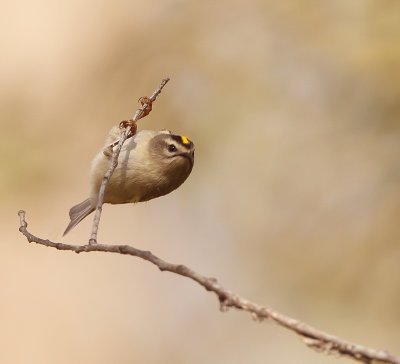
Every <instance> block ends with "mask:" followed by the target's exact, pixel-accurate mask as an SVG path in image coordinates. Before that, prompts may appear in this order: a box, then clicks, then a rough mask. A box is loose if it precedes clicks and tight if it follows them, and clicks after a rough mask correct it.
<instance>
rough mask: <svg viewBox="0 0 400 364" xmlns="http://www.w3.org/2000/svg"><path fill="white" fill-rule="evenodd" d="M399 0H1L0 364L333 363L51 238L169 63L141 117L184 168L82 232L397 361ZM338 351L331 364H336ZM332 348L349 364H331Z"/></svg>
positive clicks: (286, 336)
mask: <svg viewBox="0 0 400 364" xmlns="http://www.w3.org/2000/svg"><path fill="white" fill-rule="evenodd" d="M399 11H400V5H399V2H398V1H379V2H378V1H372V0H370V1H368V0H364V1H348V0H339V1H334V2H332V1H311V0H306V1H302V2H298V1H289V0H284V1H280V2H276V1H266V0H264V1H262V0H258V1H257V0H251V1H228V0H223V1H213V2H211V1H210V2H204V1H202V2H200V1H195V0H192V1H183V0H170V1H156V2H151V1H146V2H145V1H120V2H111V1H105V0H100V1H99V0H96V1H91V0H89V1H83V2H82V1H77V0H73V1H68V2H66V1H65V2H53V1H49V0H42V1H35V2H34V1H28V0H21V1H10V0H8V1H3V2H2V11H1V13H0V24H1V25H0V27H1V32H0V42H1V45H2V52H1V57H0V77H1V83H0V100H1V108H0V116H1V118H0V120H1V123H0V132H1V143H0V150H1V153H0V161H1V170H2V178H1V179H0V196H1V201H2V203H1V207H0V213H1V231H2V238H1V240H0V245H1V255H0V292H1V293H0V295H1V296H0V323H1V324H0V362H1V363H12V364H20V363H32V364H36V363H57V364H58V363H96V364H97V363H100V364H102V363H194V364H197V363H229V364H231V363H266V362H268V363H288V364H291V363H293V364H294V363H337V362H338V361H337V359H336V358H334V357H325V356H323V355H321V354H316V353H314V352H313V351H311V350H309V349H307V348H306V347H305V346H304V345H303V344H302V343H301V341H300V340H299V339H298V338H297V337H296V336H294V335H292V334H291V333H289V332H287V331H285V330H283V329H281V328H278V327H276V326H274V325H271V324H268V323H264V324H259V323H256V322H254V321H252V320H251V318H250V317H249V316H248V315H246V314H243V313H240V312H234V311H232V312H229V313H220V312H219V311H218V304H217V301H216V299H215V298H214V296H212V295H211V294H209V293H207V292H205V291H204V290H203V289H201V288H200V287H198V286H196V285H195V284H194V283H192V282H190V281H188V280H185V279H183V278H180V277H177V276H174V275H172V274H169V273H160V272H159V271H158V270H157V269H155V268H154V267H153V266H151V265H150V264H148V263H146V262H144V261H141V260H138V259H134V258H129V257H125V256H116V255H106V254H100V253H98V254H97V253H93V254H81V255H76V254H74V253H70V252H58V251H55V250H52V249H47V248H44V247H40V246H35V245H29V244H28V243H27V242H26V240H25V239H23V237H22V236H21V235H20V234H19V233H18V231H17V228H18V218H17V211H18V210H19V209H21V208H22V209H25V210H27V219H28V222H29V224H30V226H29V227H30V229H31V231H32V232H33V233H35V234H37V235H39V236H41V237H43V238H49V239H53V240H56V241H65V242H71V243H84V242H86V241H87V239H88V236H89V229H90V223H91V220H90V219H88V220H87V221H84V222H83V223H82V224H81V225H79V226H78V227H77V228H76V229H75V230H74V231H73V232H72V233H71V234H70V235H68V236H67V237H66V238H64V239H63V238H62V237H61V234H62V232H63V230H64V228H65V226H66V225H67V222H68V210H69V208H70V207H71V206H72V205H74V204H76V203H78V202H80V201H81V200H83V199H84V198H86V197H87V194H88V181H87V171H88V166H89V164H90V161H91V158H92V157H93V156H94V154H95V153H96V152H97V150H98V149H99V148H100V146H101V145H102V143H103V140H104V138H105V136H106V133H107V131H108V129H109V128H110V127H111V126H112V125H114V124H116V123H118V122H119V121H121V120H123V119H127V118H129V117H130V116H131V115H132V114H133V113H134V112H135V110H136V107H137V104H136V100H137V99H138V98H139V97H140V96H143V95H146V94H147V95H149V94H150V93H151V92H152V91H153V90H154V88H155V87H156V86H157V85H158V83H159V81H160V80H161V78H163V77H165V76H169V77H171V79H172V80H171V82H170V84H169V85H168V86H167V87H166V89H165V92H163V94H162V95H161V97H160V98H159V100H158V101H157V103H156V105H155V106H154V111H153V113H152V114H151V115H150V116H149V117H147V118H146V119H144V120H143V121H141V122H140V127H141V128H150V129H162V128H168V129H171V130H173V131H175V132H176V133H179V134H184V135H187V136H189V137H190V138H191V139H192V140H193V141H194V142H195V144H196V163H195V168H194V170H193V173H192V175H191V176H190V178H189V180H188V181H187V182H186V183H185V184H184V185H183V186H182V187H181V188H180V189H179V190H177V191H176V192H174V193H172V194H171V195H169V196H166V197H163V198H160V199H157V200H154V201H150V202H149V203H145V204H140V205H137V206H132V205H131V206H105V208H104V213H103V218H102V223H101V227H100V240H101V241H103V242H106V243H128V244H132V245H134V246H136V247H138V248H143V249H149V250H151V251H153V252H154V253H155V254H157V255H159V256H160V257H163V258H165V259H167V260H169V261H171V262H176V263H185V264H187V265H189V266H191V267H192V268H194V269H196V270H198V271H199V272H202V273H204V274H206V275H210V276H215V277H218V278H219V279H220V281H221V283H223V284H224V285H225V286H226V287H227V288H229V289H231V290H234V291H236V292H237V293H240V294H241V295H243V296H244V297H247V298H249V299H251V300H254V301H256V302H259V303H262V304H266V305H269V306H272V307H274V308H276V309H278V310H279V311H281V312H284V313H286V314H289V315H291V316H294V317H297V318H299V319H302V320H304V321H306V322H308V323H310V324H312V325H315V326H317V327H319V328H323V329H325V330H327V331H329V332H331V333H334V334H337V335H339V336H342V337H344V338H347V339H349V340H352V341H355V342H359V343H362V344H365V345H369V346H372V347H377V348H386V349H389V350H391V351H393V352H395V353H397V354H398V355H399V354H400V345H399V343H400V328H399V326H400V264H399V261H400V245H399V237H400V224H399V217H400V194H399V181H400V168H399V167H400V164H399V156H400V155H399V152H400V142H399V138H400V125H399V116H400V104H399V96H400V83H399V82H398V80H399V77H400V71H399V70H400V68H399V62H400V48H399V47H400V46H399V45H400V21H399ZM346 361H347V359H342V360H340V362H343V363H345V362H346ZM348 362H349V361H348Z"/></svg>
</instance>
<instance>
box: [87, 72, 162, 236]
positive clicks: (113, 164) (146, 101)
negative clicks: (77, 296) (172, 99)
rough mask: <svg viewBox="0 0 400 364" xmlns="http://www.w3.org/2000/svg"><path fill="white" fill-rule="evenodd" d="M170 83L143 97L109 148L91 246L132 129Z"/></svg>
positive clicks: (148, 111) (147, 112)
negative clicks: (106, 194)
mask: <svg viewBox="0 0 400 364" xmlns="http://www.w3.org/2000/svg"><path fill="white" fill-rule="evenodd" d="M168 81H169V78H165V79H163V80H162V81H161V83H160V86H158V88H157V89H156V90H155V91H154V92H153V95H151V97H150V98H148V97H141V98H140V99H139V102H140V103H141V105H142V106H141V107H140V108H139V109H138V110H137V111H136V114H135V115H134V116H133V117H132V118H131V119H130V120H129V122H128V123H126V124H123V127H125V131H124V132H123V133H122V136H121V138H120V139H119V140H118V141H117V142H114V143H113V144H111V145H109V146H108V147H107V149H108V148H110V149H111V151H112V156H111V160H110V167H109V168H108V170H107V172H106V173H105V175H104V177H103V180H102V182H101V185H100V190H99V196H98V199H97V205H96V210H95V214H94V218H93V225H92V233H91V235H90V239H89V244H96V243H97V231H98V229H99V223H100V217H101V211H102V206H103V202H104V193H105V191H106V187H107V184H108V182H109V181H110V178H111V176H112V174H113V173H114V170H115V168H117V165H118V156H119V154H120V152H121V149H122V145H123V144H124V143H125V141H126V139H128V138H130V137H131V136H133V135H134V133H132V129H134V130H135V132H136V122H137V121H138V120H139V119H141V118H142V117H145V116H146V115H148V114H149V113H150V111H151V108H152V103H153V102H154V101H155V100H156V98H157V96H158V95H159V94H160V93H161V91H162V89H163V87H164V86H165V85H166V84H167V82H168ZM115 145H116V148H115V149H114V150H113V149H112V148H113V147H114V146H115Z"/></svg>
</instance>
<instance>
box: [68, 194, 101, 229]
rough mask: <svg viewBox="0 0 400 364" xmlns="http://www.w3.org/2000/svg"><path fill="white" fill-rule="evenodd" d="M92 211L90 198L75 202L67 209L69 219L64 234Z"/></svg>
mask: <svg viewBox="0 0 400 364" xmlns="http://www.w3.org/2000/svg"><path fill="white" fill-rule="evenodd" d="M93 211H94V208H93V207H92V204H91V202H90V199H86V200H85V201H83V202H81V203H79V204H77V205H76V206H74V207H72V208H71V210H69V217H70V219H71V221H70V223H69V224H68V226H67V228H66V229H65V231H64V234H63V236H64V235H65V234H67V233H68V232H69V231H70V230H71V229H72V228H73V227H74V226H75V225H78V224H79V223H80V222H81V221H82V220H83V219H84V218H85V217H86V216H88V215H90V214H91V213H92V212H93Z"/></svg>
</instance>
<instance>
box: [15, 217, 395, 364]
mask: <svg viewBox="0 0 400 364" xmlns="http://www.w3.org/2000/svg"><path fill="white" fill-rule="evenodd" d="M18 215H19V218H20V227H19V231H20V232H21V233H22V234H23V235H24V236H25V237H26V238H27V239H28V241H29V242H30V243H31V242H35V243H37V244H41V245H44V246H47V247H52V248H56V249H58V250H70V251H73V252H75V253H81V252H93V251H98V252H106V253H118V254H127V255H132V256H135V257H139V258H142V259H144V260H147V261H149V262H150V263H153V264H154V265H156V266H157V267H158V268H159V269H160V270H161V271H168V272H172V273H175V274H178V275H181V276H184V277H187V278H190V279H192V280H193V281H195V282H197V283H198V284H200V285H201V286H203V287H204V288H205V289H206V290H207V291H211V292H214V293H215V294H216V295H217V297H218V300H219V302H220V305H221V310H223V311H226V310H227V309H228V308H230V307H234V308H237V309H239V310H243V311H247V312H249V313H251V314H252V315H253V317H255V318H256V319H259V320H263V319H269V320H272V321H274V322H275V323H277V324H278V325H280V326H283V327H286V328H287V329H289V330H291V331H292V332H294V333H296V334H298V335H300V337H301V338H302V340H303V342H304V343H305V344H306V345H307V346H308V347H310V348H313V349H315V350H317V351H318V352H323V353H325V354H334V355H336V356H344V357H349V358H352V359H354V360H357V361H359V362H362V363H369V364H372V363H388V364H400V357H397V356H394V355H393V354H390V353H389V352H387V351H385V350H377V349H371V348H367V347H365V346H362V345H359V344H354V343H352V342H349V341H346V340H343V339H341V338H339V337H337V336H334V335H331V334H328V333H326V332H324V331H321V330H318V329H316V328H314V327H312V326H310V325H307V324H305V323H303V322H301V321H298V320H296V319H293V318H291V317H288V316H286V315H283V314H281V313H279V312H277V311H275V310H273V309H271V308H268V307H265V306H261V305H259V304H257V303H253V302H251V301H249V300H247V299H245V298H242V297H240V296H239V295H237V294H235V293H233V292H231V291H228V290H226V289H225V288H224V287H222V286H221V284H219V283H218V281H217V280H216V279H215V278H210V277H206V276H203V275H201V274H199V273H197V272H195V271H194V270H192V269H190V268H188V267H187V266H185V265H182V264H172V263H168V262H166V261H165V260H162V259H160V258H158V257H157V256H155V255H154V254H152V253H151V252H150V251H144V250H139V249H136V248H134V247H132V246H129V245H106V244H89V245H70V244H62V243H55V242H52V241H50V240H44V239H41V238H38V237H36V236H34V235H32V234H31V233H30V232H28V230H27V226H28V224H27V223H26V221H25V211H22V210H21V211H19V213H18Z"/></svg>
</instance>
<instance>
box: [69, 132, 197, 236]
mask: <svg viewBox="0 0 400 364" xmlns="http://www.w3.org/2000/svg"><path fill="white" fill-rule="evenodd" d="M119 136H120V129H119V128H113V129H111V131H110V133H109V136H108V138H107V141H106V144H105V145H106V146H107V145H109V144H111V143H112V142H114V141H115V140H117V139H118V138H119ZM109 158H110V156H109V155H107V153H104V152H103V151H100V152H99V153H98V154H97V155H96V156H95V158H94V159H93V162H92V167H91V172H90V186H91V190H90V197H89V198H88V199H86V200H85V201H83V202H81V203H80V204H78V205H76V206H74V207H72V208H71V210H70V212H69V216H70V219H71V221H70V223H69V225H68V226H67V228H66V230H65V232H64V235H65V234H67V233H68V232H69V231H70V230H71V229H72V228H73V227H75V226H76V225H77V224H78V223H79V222H81V221H82V220H83V219H84V218H85V217H86V216H88V215H89V214H91V213H92V212H93V211H94V210H95V207H96V203H97V197H98V193H99V189H100V185H101V181H102V179H103V176H104V174H105V173H106V171H107V169H108V168H109V164H110V159H109ZM193 162H194V144H193V143H192V142H191V141H190V140H189V139H187V138H186V137H183V136H178V135H173V134H171V132H169V131H152V130H142V131H140V132H138V133H137V134H136V135H135V136H134V137H132V138H130V139H128V140H127V141H126V142H125V144H124V145H123V147H122V150H121V153H120V155H119V158H118V166H117V168H116V169H115V170H114V173H113V175H112V176H111V179H110V181H109V183H108V185H107V188H106V191H105V194H104V203H111V204H122V203H135V202H142V201H148V200H151V199H153V198H156V197H160V196H163V195H166V194H168V193H170V192H172V191H173V190H175V189H176V188H178V187H179V186H180V185H181V184H182V183H183V182H184V181H185V180H186V179H187V177H188V176H189V174H190V172H191V171H192V168H193Z"/></svg>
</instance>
